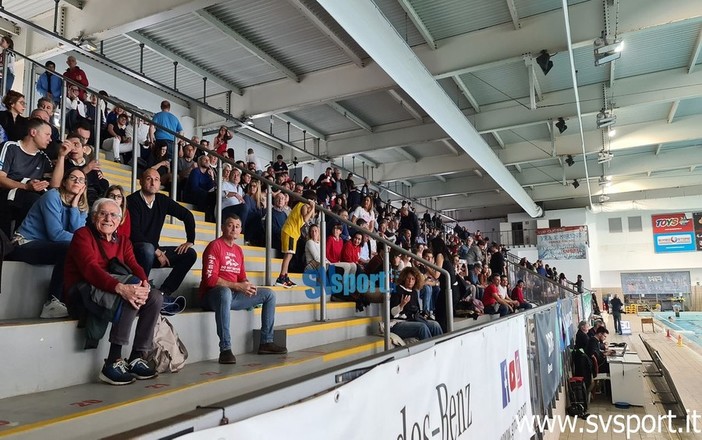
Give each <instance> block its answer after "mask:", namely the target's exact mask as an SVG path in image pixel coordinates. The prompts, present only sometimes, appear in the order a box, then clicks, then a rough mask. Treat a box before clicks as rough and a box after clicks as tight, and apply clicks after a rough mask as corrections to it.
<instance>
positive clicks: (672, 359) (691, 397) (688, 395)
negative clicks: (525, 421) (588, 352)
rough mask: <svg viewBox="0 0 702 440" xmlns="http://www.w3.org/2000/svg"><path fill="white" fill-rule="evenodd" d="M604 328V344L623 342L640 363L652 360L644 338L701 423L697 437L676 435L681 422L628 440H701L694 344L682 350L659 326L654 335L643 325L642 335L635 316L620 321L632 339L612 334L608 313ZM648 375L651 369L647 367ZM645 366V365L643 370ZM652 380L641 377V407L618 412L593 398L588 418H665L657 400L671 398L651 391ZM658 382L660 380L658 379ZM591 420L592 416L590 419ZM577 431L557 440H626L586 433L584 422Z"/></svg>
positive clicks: (701, 356) (700, 369)
mask: <svg viewBox="0 0 702 440" xmlns="http://www.w3.org/2000/svg"><path fill="white" fill-rule="evenodd" d="M603 318H604V320H605V324H606V326H607V328H608V329H609V330H610V331H611V333H610V334H609V336H608V338H607V341H608V342H626V343H627V344H628V350H630V351H636V352H637V353H638V355H639V357H640V358H641V360H650V359H651V357H650V355H649V353H648V351H647V350H646V347H645V346H644V344H643V342H642V341H641V339H640V337H639V335H643V338H644V339H646V341H648V343H649V344H650V345H651V346H652V347H653V348H654V349H656V350H658V353H659V355H660V357H661V360H662V362H663V365H664V366H665V367H666V368H667V369H668V371H669V372H670V375H671V377H672V379H673V382H674V384H675V387H676V389H677V391H678V393H679V394H680V398H681V400H682V403H683V406H684V408H685V409H686V410H688V412H689V413H692V412H693V411H697V414H700V415H701V416H700V420H698V422H697V432H698V433H688V432H675V430H677V429H683V430H684V429H685V424H684V423H682V422H676V423H675V424H673V432H669V431H668V427H667V426H663V428H662V430H661V431H660V432H651V433H645V432H642V431H640V432H636V433H631V435H630V437H629V438H631V439H635V440H638V439H645V440H652V439H661V440H662V439H669V440H678V439H681V440H691V439H702V380H701V379H702V348H701V347H697V346H695V345H693V344H688V343H685V341H683V346H682V347H679V346H678V344H677V342H678V341H677V336H676V335H675V334H672V336H671V337H670V338H668V337H666V327H662V326H661V324H660V323H658V324H657V325H656V327H655V329H656V332H655V333H654V332H652V330H651V325H650V324H645V327H646V328H645V331H642V329H641V322H640V317H639V316H636V315H622V320H623V321H629V322H630V323H631V330H632V334H631V335H626V336H620V335H617V334H615V333H614V331H613V329H614V322H613V320H612V317H611V316H610V315H609V314H608V313H604V314H603ZM648 368H649V371H650V369H651V368H652V366H649V367H648ZM645 369H646V365H644V370H645ZM653 379H658V378H653V377H644V380H643V387H644V396H645V397H646V398H645V400H646V403H645V404H644V406H643V407H633V406H632V407H631V408H629V409H618V408H616V407H615V406H614V405H613V404H612V403H611V401H610V399H609V397H608V396H606V395H604V394H601V395H597V396H595V398H593V400H592V401H591V403H590V408H589V411H590V414H592V415H594V416H595V417H597V416H601V417H604V418H606V417H607V416H610V415H611V416H614V415H617V414H623V415H629V414H631V415H634V414H635V415H638V416H641V417H643V416H644V415H647V414H650V415H653V416H658V415H659V414H660V415H664V414H666V409H665V408H663V405H661V404H660V403H654V402H655V401H660V400H670V399H671V396H670V395H669V394H654V393H653V392H652V389H653V387H654V385H653ZM658 380H659V379H658ZM591 417H592V416H591ZM576 426H577V427H578V428H583V431H582V432H581V431H580V429H576V430H575V431H574V432H563V433H561V434H560V439H563V440H605V439H606V440H619V439H626V438H627V437H626V435H625V434H624V433H620V434H617V433H612V432H603V430H600V432H597V433H589V432H587V431H592V429H587V428H588V427H589V425H587V424H586V423H585V421H583V420H578V422H577V425H576Z"/></svg>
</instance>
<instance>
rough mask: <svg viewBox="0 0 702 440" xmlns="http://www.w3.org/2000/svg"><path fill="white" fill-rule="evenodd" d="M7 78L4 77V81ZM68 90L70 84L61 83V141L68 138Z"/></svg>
mask: <svg viewBox="0 0 702 440" xmlns="http://www.w3.org/2000/svg"><path fill="white" fill-rule="evenodd" d="M4 79H5V77H4V76H3V81H4ZM67 89H68V84H67V83H66V81H63V82H62V83H61V99H62V100H63V101H62V102H61V140H63V139H64V138H65V137H66V90H67Z"/></svg>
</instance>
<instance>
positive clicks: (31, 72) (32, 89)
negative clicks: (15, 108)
mask: <svg viewBox="0 0 702 440" xmlns="http://www.w3.org/2000/svg"><path fill="white" fill-rule="evenodd" d="M25 72H26V70H25ZM35 73H36V71H35V66H34V64H31V65H30V66H29V84H27V87H28V88H29V90H28V91H29V94H28V96H29V102H28V103H27V108H34V98H35V96H34V95H35V94H36V89H37V88H36V87H35V84H36V81H35ZM3 90H5V89H3ZM49 93H51V90H49ZM53 117H54V115H49V119H52V118H53Z"/></svg>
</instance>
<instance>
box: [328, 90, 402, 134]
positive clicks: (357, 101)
mask: <svg viewBox="0 0 702 440" xmlns="http://www.w3.org/2000/svg"><path fill="white" fill-rule="evenodd" d="M339 104H341V105H342V106H343V107H344V108H346V109H347V110H349V111H351V112H352V113H354V114H355V115H356V116H358V117H359V118H361V120H363V121H364V122H366V123H368V124H369V125H370V126H371V127H375V126H377V125H383V124H390V123H392V122H399V121H406V120H408V119H412V116H411V115H410V114H409V113H407V111H406V110H405V109H404V108H403V107H402V105H401V104H400V103H398V102H397V101H395V100H394V99H393V98H392V97H391V96H390V94H389V93H387V92H385V91H382V92H379V93H373V94H370V95H363V96H359V97H356V98H351V99H345V100H343V101H339Z"/></svg>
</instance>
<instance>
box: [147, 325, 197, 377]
mask: <svg viewBox="0 0 702 440" xmlns="http://www.w3.org/2000/svg"><path fill="white" fill-rule="evenodd" d="M186 359H188V350H187V349H186V348H185V345H184V344H183V341H181V340H180V338H179V337H178V333H176V332H175V330H174V329H173V325H171V323H170V322H169V321H168V319H166V317H164V316H161V317H159V320H158V321H157V322H156V328H155V329H154V348H153V350H152V351H151V352H150V353H148V354H147V355H146V361H147V362H150V363H151V364H152V365H154V367H155V368H156V371H158V372H159V373H165V372H169V373H175V372H177V371H180V370H181V369H182V368H183V367H184V366H185V360H186Z"/></svg>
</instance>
